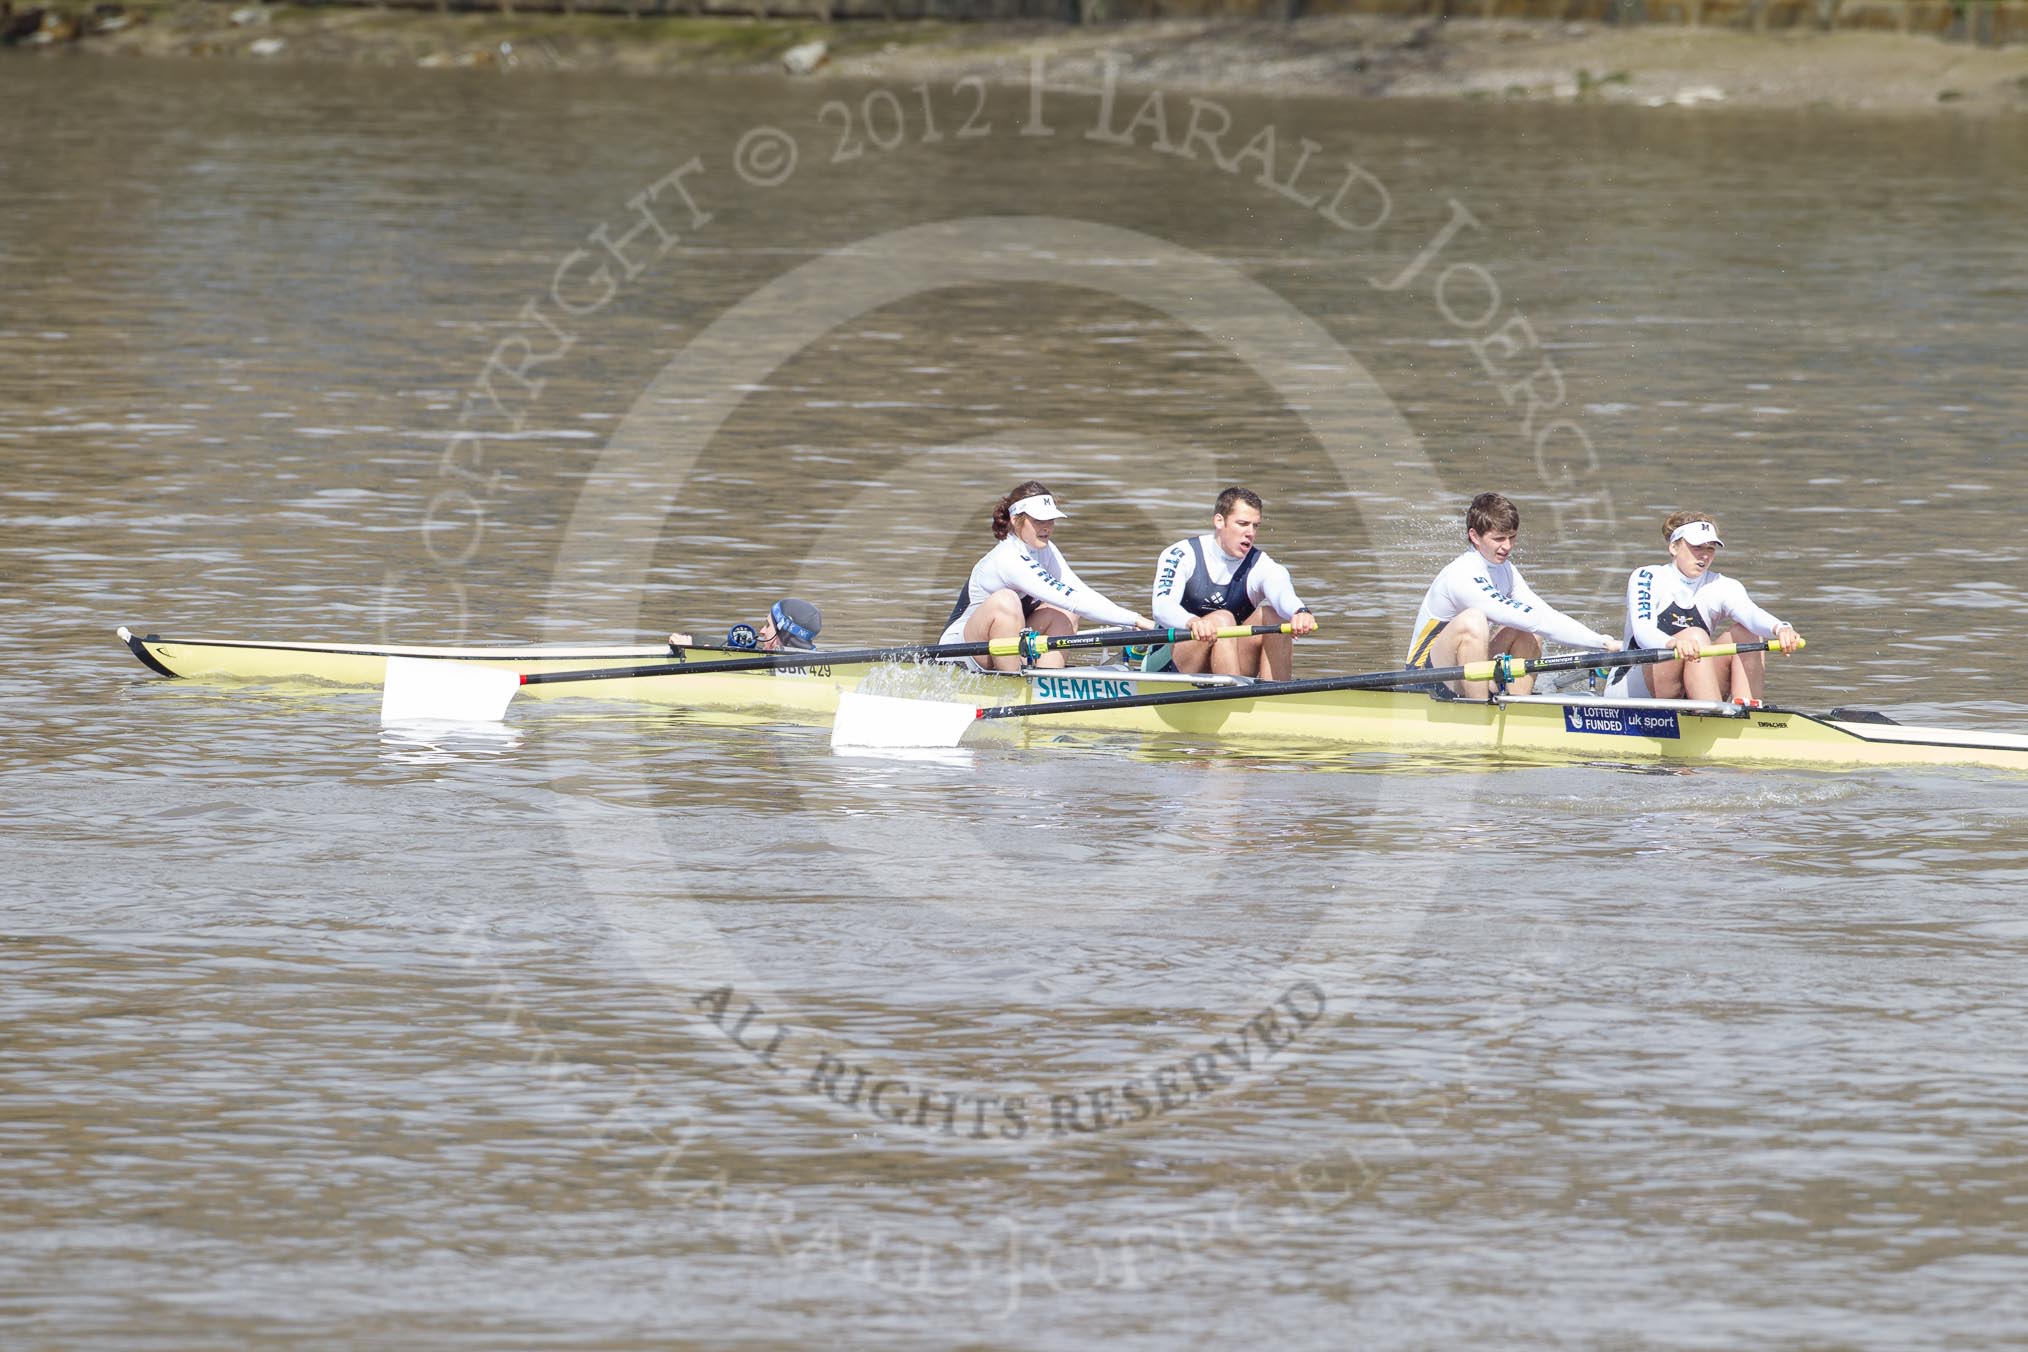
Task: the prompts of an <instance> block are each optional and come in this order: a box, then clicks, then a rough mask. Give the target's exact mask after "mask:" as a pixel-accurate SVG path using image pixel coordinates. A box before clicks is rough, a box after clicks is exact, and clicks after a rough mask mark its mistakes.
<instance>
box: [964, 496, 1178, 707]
mask: <svg viewBox="0 0 2028 1352" xmlns="http://www.w3.org/2000/svg"><path fill="white" fill-rule="evenodd" d="M1069 516H1070V513H1068V512H1066V511H1064V510H1063V509H1062V508H1061V507H1059V506H1057V505H1056V498H1055V496H1054V495H1052V494H1051V493H1050V491H1049V490H1048V489H1047V488H1045V487H1043V486H1042V485H1041V484H1039V483H1036V482H1035V481H1034V480H1033V479H1030V480H1029V481H1028V482H1026V483H1024V484H1022V485H1020V486H1019V487H1017V488H1016V489H1014V491H1013V492H1011V493H1009V494H1008V495H1007V496H1006V497H1004V498H1001V499H1000V501H999V502H997V503H995V504H994V506H993V538H994V539H996V540H998V541H999V542H1000V543H999V544H997V545H995V546H993V548H992V549H991V550H989V551H987V553H986V556H985V557H984V558H982V559H980V560H979V561H978V562H977V563H976V564H974V565H973V566H972V572H971V576H969V577H968V578H966V579H965V585H964V587H963V588H962V589H961V590H960V591H959V592H958V602H957V604H956V605H954V606H952V607H951V617H950V619H949V620H947V621H945V623H944V632H943V635H942V636H941V637H940V638H939V639H938V640H937V642H939V643H985V642H988V641H990V640H992V639H996V638H1012V637H1013V636H1015V635H1016V634H1019V633H1021V632H1023V631H1024V630H1033V631H1034V632H1036V633H1038V634H1053V635H1064V634H1074V633H1076V632H1077V617H1078V616H1080V615H1082V616H1084V617H1085V618H1086V619H1089V620H1094V621H1096V622H1097V623H1099V624H1103V625H1107V626H1118V627H1120V628H1127V629H1152V628H1154V627H1155V625H1154V621H1152V620H1150V619H1148V618H1147V617H1146V616H1143V615H1136V614H1135V613H1134V612H1133V611H1131V610H1128V609H1127V608H1126V607H1124V606H1117V605H1114V604H1113V603H1112V602H1111V601H1109V600H1107V599H1106V598H1105V597H1104V596H1101V595H1100V594H1099V593H1098V592H1095V591H1093V590H1092V589H1091V588H1090V587H1087V586H1086V585H1085V584H1084V583H1083V581H1081V580H1080V579H1079V578H1078V575H1077V574H1076V573H1075V572H1074V571H1072V569H1071V566H1070V564H1069V562H1068V561H1067V560H1065V558H1064V557H1063V554H1062V553H1061V552H1060V551H1059V550H1058V549H1057V547H1056V546H1055V545H1054V544H1052V543H1050V537H1051V536H1052V535H1054V534H1055V533H1056V523H1057V522H1059V521H1063V520H1067V519H1068V518H1069ZM958 660H961V661H963V662H965V663H966V664H967V665H969V666H970V667H971V668H972V669H973V670H974V671H984V670H993V671H1019V670H1020V669H1021V659H1020V658H1019V657H984V658H969V657H968V658H962V659H958ZM1033 665H1035V666H1038V667H1060V666H1062V665H1063V654H1062V653H1061V652H1047V653H1044V654H1042V656H1041V657H1039V658H1037V659H1036V660H1035V662H1034V663H1033Z"/></svg>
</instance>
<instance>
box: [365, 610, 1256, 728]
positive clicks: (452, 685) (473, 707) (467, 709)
mask: <svg viewBox="0 0 2028 1352" xmlns="http://www.w3.org/2000/svg"><path fill="white" fill-rule="evenodd" d="M1293 632H1294V626H1293V625H1287V624H1281V625H1271V624H1257V625H1254V626H1252V627H1250V628H1249V627H1245V626H1240V627H1237V628H1232V629H1221V630H1219V631H1218V634H1217V637H1219V638H1254V637H1257V636H1259V635H1263V634H1288V633H1293ZM1189 637H1190V631H1189V630H1188V629H1095V630H1093V631H1091V632H1090V633H1087V634H1062V635H1054V634H1037V633H1033V632H1028V633H1020V634H1011V635H1009V636H1008V637H1006V638H996V639H988V640H986V641H984V642H978V643H911V644H907V645H905V646H902V647H891V648H837V649H832V650H830V651H824V650H821V649H815V648H803V649H784V650H782V651H780V652H771V653H755V654H754V655H753V656H751V657H736V658H732V659H730V660H727V661H722V662H657V663H653V664H651V665H646V666H638V665H637V666H627V667H588V668H583V669H580V670H574V671H529V672H516V671H512V670H508V669H506V668H502V667H483V666H479V665H477V664H475V663H470V662H450V661H441V660H437V659H433V658H415V657H390V658H388V659H387V676H386V679H385V682H384V684H383V686H382V690H381V701H380V721H381V722H383V723H397V722H408V721H411V720H442V721H446V722H457V723H488V722H497V721H498V720H499V719H501V718H503V717H505V716H506V713H507V706H508V704H509V703H511V702H512V701H513V699H514V695H515V692H516V691H518V690H519V689H520V688H521V687H522V686H524V685H554V684H559V683H566V682H571V681H618V680H631V679H633V678H635V677H642V676H703V675H707V674H709V673H712V672H727V671H765V670H768V669H770V668H775V667H823V666H846V665H858V664H863V663H868V662H915V661H923V660H927V659H936V658H956V657H1022V658H1026V659H1027V660H1029V661H1031V662H1032V661H1034V660H1035V659H1036V658H1039V657H1041V656H1042V654H1044V653H1046V652H1061V651H1065V650H1068V649H1072V648H1110V647H1122V646H1125V645H1128V644H1144V643H1145V644H1159V643H1177V642H1180V641H1183V640H1186V639H1188V638H1189Z"/></svg>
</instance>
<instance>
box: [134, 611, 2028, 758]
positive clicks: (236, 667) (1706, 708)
mask: <svg viewBox="0 0 2028 1352" xmlns="http://www.w3.org/2000/svg"><path fill="white" fill-rule="evenodd" d="M119 633H120V637H121V640H122V641H123V642H125V643H126V644H127V646H128V647H129V648H130V649H131V650H132V651H133V653H134V655H135V656H136V657H137V658H139V659H140V660H141V661H142V662H143V663H144V664H146V665H147V666H148V667H150V668H151V669H153V670H155V671H157V672H159V673H161V674H163V675H167V676H184V677H199V678H223V679H229V680H258V681H269V682H275V681H299V680H312V681H324V682H330V683H334V684H339V685H358V686H371V685H377V684H379V683H380V681H381V680H382V678H383V676H384V674H385V671H386V661H387V658H388V657H389V656H412V657H427V658H436V659H441V660H447V661H453V662H467V663H475V664H479V665H483V666H491V667H500V668H507V669H511V670H516V671H559V670H576V669H582V668H586V667H597V666H600V665H605V664H610V665H615V666H639V665H643V664H656V663H666V664H667V665H668V667H669V669H670V670H671V671H678V670H680V669H681V668H682V667H683V666H684V665H685V664H686V662H688V661H689V660H691V658H692V655H693V654H697V655H700V656H702V657H704V658H706V659H709V658H712V657H723V656H731V655H732V654H729V653H726V652H724V651H723V650H717V649H690V650H685V651H682V652H673V653H672V652H671V651H670V650H669V649H668V648H667V647H666V646H663V645H659V644H658V645H633V646H624V645H616V646H604V647H557V646H550V645H544V646H535V647H528V646H523V647H491V648H475V647H418V646H390V645H372V644H315V643H285V642H229V641H219V640H176V639H167V638H162V637H160V636H158V635H153V634H150V635H147V636H145V637H139V636H136V635H134V634H132V633H131V632H129V631H128V630H126V629H124V628H123V629H121V630H120V631H119ZM881 669H882V668H881V667H880V666H879V664H875V663H864V662H863V663H856V664H838V665H832V664H830V663H828V662H826V661H825V660H824V655H823V653H822V652H821V651H818V652H812V653H811V654H810V655H809V662H808V664H807V665H803V666H794V667H782V668H777V669H775V670H773V671H739V672H714V673H704V672H700V673H696V674H686V675H669V676H663V675H649V676H631V677H627V678H624V679H614V680H603V681H594V682H585V683H581V684H561V685H530V686H526V687H523V689H524V691H525V692H526V694H527V695H528V696H530V697H533V698H543V699H554V698H558V697H562V696H573V695H575V696H595V697H597V698H600V699H611V700H622V701H641V702H647V703H652V704H663V705H677V706H682V707H688V708H699V709H742V710H770V711H778V712H779V713H781V714H783V715H785V716H786V717H787V719H788V721H791V722H805V723H810V724H813V725H819V726H821V725H824V724H827V723H828V722H829V721H830V720H831V719H832V718H833V717H834V716H835V714H836V711H837V708H838V700H839V695H840V694H841V693H842V692H844V691H848V690H857V689H859V687H860V686H861V685H862V683H864V682H866V681H867V679H868V678H869V677H870V676H872V674H873V673H874V672H876V671H878V670H881ZM967 680H968V681H969V682H970V684H969V685H968V687H967V690H966V693H965V694H964V696H963V697H964V698H977V699H978V700H980V701H981V702H986V703H993V702H997V703H1001V704H1010V705H1011V704H1038V705H1050V704H1057V703H1065V704H1076V705H1079V706H1091V707H1080V708H1078V709H1077V710H1076V711H1072V712H1064V713H1060V714H1058V713H1052V714H1049V715H1047V716H1046V717H1038V718H1028V719H1023V720H1020V721H1019V722H1018V723H1011V724H1009V725H1004V726H1000V727H996V729H995V735H998V736H1001V737H1006V738H1013V739H1017V740H1018V739H1024V738H1036V739H1041V738H1046V737H1049V736H1053V735H1054V734H1055V732H1056V731H1059V730H1065V729H1077V730H1079V731H1083V732H1100V733H1129V734H1144V735H1163V734H1174V735H1180V736H1184V737H1193V738H1221V739H1238V740H1242V741H1278V742H1283V743H1287V742H1291V741H1294V742H1305V743H1324V744H1334V745H1344V746H1356V747H1361V748H1367V749H1371V750H1376V751H1388V752H1407V751H1443V752H1480V753H1483V752H1496V753H1508V754H1516V755H1521V756H1529V757H1534V756H1544V757H1554V758H1559V759H1573V758H1575V759H1580V760H1596V761H1615V762H1618V761H1675V762H1717V763H1725V764H1734V763H1736V764H1749V765H1752V764H1767V765H1777V764H1788V765H1812V766H1824V767H1850V766H1891V765H1932V766H1938V765H1941V766H1948V765H1968V766H1990V767H1997V768H2001V769H2008V770H2018V771H2028V736H2022V735H2020V734H2017V733H2006V732H1986V731H1977V730H1962V729H1947V728H1918V727H1904V726H1902V725H1899V724H1895V723H1890V722H1886V721H1872V720H1873V719H1876V718H1878V715H1870V716H1866V715H1856V714H1852V713H1849V712H1847V711H1844V710H1834V711H1832V712H1831V713H1829V714H1813V713H1806V712H1803V711H1801V710H1796V709H1786V708H1777V707H1767V708H1759V709H1746V708H1741V707H1740V706H1737V705H1732V704H1723V703H1717V702H1706V701H1697V700H1658V699H1649V700H1620V701H1609V700H1605V699H1601V698H1599V697H1597V696H1594V695H1590V694H1586V693H1576V694H1561V695H1500V696H1496V697H1495V698H1493V699H1492V700H1490V701H1486V702H1474V701H1464V700H1449V699H1437V698H1433V697H1431V696H1430V695H1427V694H1423V693H1421V692H1418V691H1407V690H1331V691H1315V692H1294V693H1288V692H1277V691H1276V690H1275V688H1274V686H1273V685H1272V683H1265V682H1263V683H1256V684H1249V683H1246V682H1241V681H1237V680H1235V679H1234V678H1229V677H1226V678H1221V677H1210V678H1205V677H1198V678H1190V677H1184V676H1178V675H1176V674H1174V673H1167V674H1164V675H1160V676H1153V675H1149V674H1146V673H1139V672H1130V671H1127V670H1125V669H1123V668H1118V667H1103V666H1091V667H1070V668H1064V669H1060V670H1055V671H1048V670H1038V669H1031V670H1029V671H1026V672H1023V673H1021V674H1020V675H1013V674H1006V675H990V676H977V675H975V676H971V677H968V678H967ZM1206 685H1225V686H1231V687H1238V686H1245V687H1246V688H1245V689H1239V688H1233V689H1230V690H1228V691H1227V692H1226V693H1227V694H1228V695H1229V696H1230V698H1220V699H1216V700H1206V701H1202V702H1194V703H1184V704H1169V705H1155V706H1129V707H1123V706H1121V705H1120V704H1119V703H1118V697H1121V696H1127V695H1135V694H1150V693H1163V692H1175V691H1181V690H1185V689H1190V688H1192V687H1198V688H1201V687H1203V686H1206ZM944 697H945V698H948V697H949V696H948V694H946V695H945V696H944Z"/></svg>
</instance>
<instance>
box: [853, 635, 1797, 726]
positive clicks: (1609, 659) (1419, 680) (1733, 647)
mask: <svg viewBox="0 0 2028 1352" xmlns="http://www.w3.org/2000/svg"><path fill="white" fill-rule="evenodd" d="M1796 646H1797V647H1798V648H1800V647H1802V646H1803V643H1802V640H1801V639H1798V640H1796ZM1781 650H1782V645H1781V643H1780V641H1779V640H1767V641H1761V642H1754V643H1719V644H1713V645H1711V646H1710V647H1707V648H1705V649H1704V650H1703V651H1702V652H1701V653H1700V654H1699V656H1702V657H1732V656H1735V655H1737V654H1740V653H1757V652H1770V653H1778V652H1780V651H1781ZM1675 660H1676V652H1675V650H1674V649H1672V648H1636V649H1634V650H1632V651H1631V652H1617V653H1607V652H1586V653H1570V654H1568V655H1566V656H1563V657H1537V658H1521V657H1512V656H1508V655H1505V654H1503V655H1501V656H1499V657H1494V658H1489V659H1487V660H1486V661H1484V662H1468V663H1466V664H1465V665H1464V666H1461V667H1419V668H1418V667H1411V668H1408V669H1405V670H1401V671H1373V672H1367V673H1365V674H1364V675H1358V676H1321V677H1317V678H1315V679H1313V680H1307V681H1259V682H1255V683H1254V684H1252V685H1230V686H1210V687H1205V688H1201V689H1195V690H1175V691H1168V692H1165V693H1163V694H1157V695H1122V696H1120V697H1118V698H1117V699H1073V700H1062V701H1057V702H1052V703H1048V704H1002V705H997V706H987V707H984V708H982V707H980V706H979V705H976V704H956V703H952V702H950V701H948V700H922V699H906V698H901V697H898V696H893V695H861V694H859V693H857V692H854V691H847V692H845V693H844V694H842V695H840V696H839V697H838V717H837V721H836V722H834V723H833V724H832V725H831V745H832V746H841V747H954V746H956V745H957V744H958V740H959V739H960V738H962V737H963V736H964V735H965V730H966V729H967V728H969V727H971V726H973V725H974V724H976V723H979V722H981V721H983V720H985V719H989V718H1035V717H1040V716H1044V715H1048V714H1076V713H1087V712H1089V711H1091V710H1094V709H1151V708H1161V707H1163V706H1166V705H1170V704H1198V703H1202V702H1206V701H1210V700H1228V699H1273V698H1277V697H1279V696H1282V695H1313V694H1320V693H1323V692H1325V691H1331V690H1393V689H1397V688H1399V687H1401V686H1405V685H1427V684H1432V683H1434V682H1437V681H1493V682H1496V683H1498V684H1499V685H1502V686H1505V685H1506V684H1508V683H1509V682H1511V681H1513V680H1515V679H1517V678H1519V677H1522V676H1529V675H1535V674H1539V673H1542V672H1550V671H1577V670H1581V669H1583V668H1587V667H1590V668H1614V667H1638V666H1645V665H1647V664H1648V663H1650V662H1673V661H1675Z"/></svg>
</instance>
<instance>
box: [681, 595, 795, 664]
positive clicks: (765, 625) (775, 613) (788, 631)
mask: <svg viewBox="0 0 2028 1352" xmlns="http://www.w3.org/2000/svg"><path fill="white" fill-rule="evenodd" d="M823 628H824V617H823V615H822V613H820V612H819V611H818V609H817V608H816V607H815V606H813V605H811V604H810V603H809V602H808V601H798V600H796V599H795V598H794V597H792V596H791V597H784V598H783V599H782V600H779V601H777V602H775V603H774V604H773V605H772V606H770V607H768V617H767V618H766V619H764V620H762V621H761V622H760V627H759V628H758V629H756V628H755V627H754V626H753V625H750V624H735V625H734V626H732V628H731V629H729V630H728V631H726V635H725V646H726V647H728V648H739V649H757V650H758V651H760V652H768V653H772V652H780V651H781V650H782V649H784V648H797V649H803V650H807V649H810V648H814V647H816V646H817V635H818V633H819V632H821V631H822V629H823ZM669 646H670V647H671V648H689V647H693V646H695V645H694V644H693V643H692V641H691V638H690V635H688V634H671V635H669Z"/></svg>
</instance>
